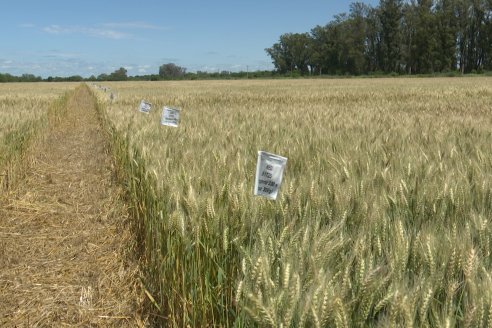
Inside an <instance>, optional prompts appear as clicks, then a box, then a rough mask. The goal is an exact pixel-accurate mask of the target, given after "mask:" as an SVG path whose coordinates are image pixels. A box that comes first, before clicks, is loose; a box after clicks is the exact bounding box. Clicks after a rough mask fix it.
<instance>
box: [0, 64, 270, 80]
mask: <svg viewBox="0 0 492 328" xmlns="http://www.w3.org/2000/svg"><path fill="white" fill-rule="evenodd" d="M277 75H278V73H276V72H273V71H253V72H244V71H241V72H231V71H226V70H222V71H217V72H204V71H197V72H187V70H186V68H185V67H181V66H178V65H176V64H174V63H167V64H163V65H161V66H160V67H159V72H158V74H146V75H135V76H128V71H127V70H126V69H125V68H124V67H120V68H118V69H117V70H115V71H114V72H112V73H110V74H107V73H102V74H99V75H98V76H95V75H92V76H90V77H88V78H84V77H82V76H80V75H72V76H68V77H59V76H55V77H53V76H49V77H47V78H42V77H40V76H35V75H33V74H22V75H21V76H14V75H11V74H8V73H6V74H2V73H0V83H1V82H82V81H92V82H96V81H100V82H101V81H163V80H206V79H247V78H268V77H270V78H271V77H274V76H277Z"/></svg>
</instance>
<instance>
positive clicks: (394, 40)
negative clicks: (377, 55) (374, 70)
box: [379, 0, 403, 73]
mask: <svg viewBox="0 0 492 328" xmlns="http://www.w3.org/2000/svg"><path fill="white" fill-rule="evenodd" d="M402 17H403V13H402V0H381V1H380V3H379V20H380V21H381V50H382V56H383V57H382V63H383V69H384V71H385V72H386V73H389V72H399V71H400V70H401V68H400V59H401V58H400V54H401V53H400V49H401V35H400V32H401V30H400V27H401V19H402Z"/></svg>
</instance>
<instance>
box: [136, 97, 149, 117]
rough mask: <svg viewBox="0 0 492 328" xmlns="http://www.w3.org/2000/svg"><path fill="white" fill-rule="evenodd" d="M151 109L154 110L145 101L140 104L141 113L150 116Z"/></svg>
mask: <svg viewBox="0 0 492 328" xmlns="http://www.w3.org/2000/svg"><path fill="white" fill-rule="evenodd" d="M151 109H152V104H151V103H148V102H145V101H144V100H142V101H141V102H140V106H139V108H138V110H139V111H141V112H142V113H146V114H149V113H150V110H151Z"/></svg>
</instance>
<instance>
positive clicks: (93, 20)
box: [0, 0, 379, 78]
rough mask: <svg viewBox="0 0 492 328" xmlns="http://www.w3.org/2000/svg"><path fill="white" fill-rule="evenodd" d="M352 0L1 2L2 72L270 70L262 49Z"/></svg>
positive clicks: (84, 73)
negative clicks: (172, 68) (177, 68)
mask: <svg viewBox="0 0 492 328" xmlns="http://www.w3.org/2000/svg"><path fill="white" fill-rule="evenodd" d="M351 2H354V1H345V0H342V1H333V0H297V1H294V0H250V1H239V0H208V1H198V0H181V1H167V0H162V1H159V0H138V1H128V0H119V1H118V0H78V1H76V0H5V1H2V3H1V4H0V8H1V9H0V10H1V11H2V17H1V19H0V73H10V74H13V75H22V74H24V73H29V74H34V75H37V76H42V77H44V78H46V77H48V76H71V75H81V76H83V77H89V76H91V75H95V76H97V75H99V74H102V73H107V74H109V73H111V72H113V71H115V70H117V69H118V68H120V67H124V68H126V69H127V71H128V75H145V74H157V73H158V71H159V66H160V65H162V64H166V63H175V64H177V65H179V66H182V67H185V68H186V69H187V70H188V71H191V72H196V71H208V72H216V71H223V70H228V71H246V70H249V71H254V70H271V69H273V65H272V63H271V59H270V57H269V56H268V55H267V53H266V52H265V48H268V47H271V46H272V45H273V44H274V43H275V42H277V41H278V39H279V37H280V35H281V34H283V33H302V32H309V31H310V30H311V29H312V28H313V27H315V26H316V25H325V24H326V23H328V22H329V21H331V20H332V19H333V16H334V15H336V14H339V13H343V12H348V11H349V5H350V3H351ZM363 2H365V3H367V4H370V5H372V6H376V5H377V4H378V2H379V1H377V0H365V1H363Z"/></svg>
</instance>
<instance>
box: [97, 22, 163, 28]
mask: <svg viewBox="0 0 492 328" xmlns="http://www.w3.org/2000/svg"><path fill="white" fill-rule="evenodd" d="M101 26H104V27H107V28H114V29H142V30H164V29H166V28H165V27H162V26H157V25H153V24H149V23H146V22H120V23H104V24H101Z"/></svg>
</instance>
